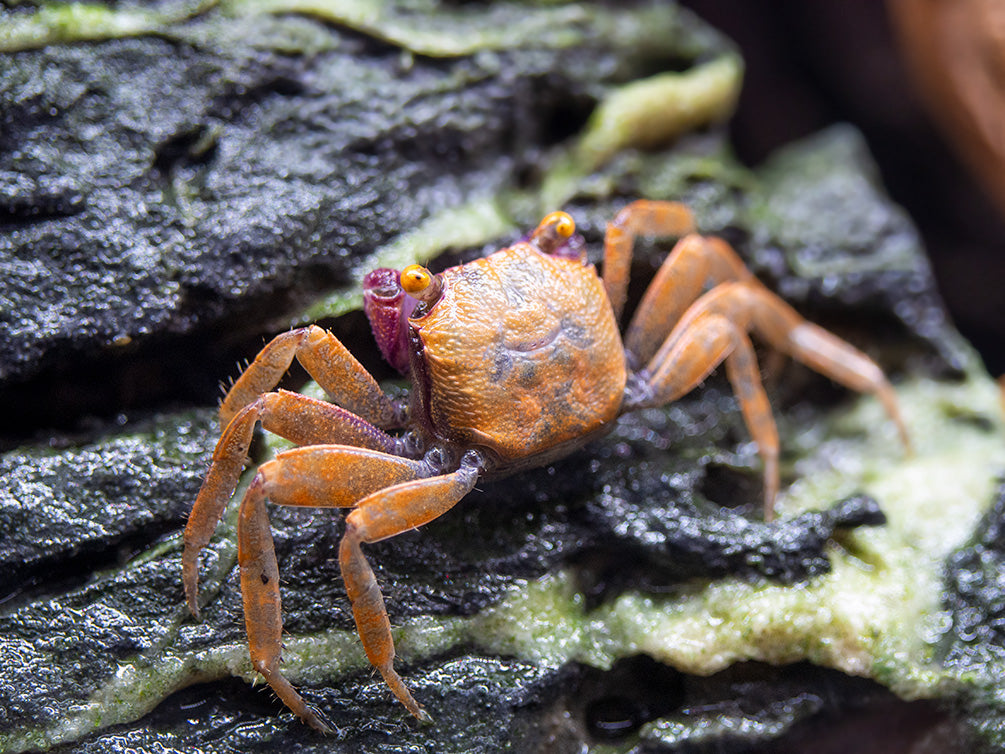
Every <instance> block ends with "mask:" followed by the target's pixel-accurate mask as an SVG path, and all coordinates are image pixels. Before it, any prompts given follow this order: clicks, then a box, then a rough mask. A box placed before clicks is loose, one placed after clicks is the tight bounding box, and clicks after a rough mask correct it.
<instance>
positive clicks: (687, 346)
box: [643, 312, 779, 519]
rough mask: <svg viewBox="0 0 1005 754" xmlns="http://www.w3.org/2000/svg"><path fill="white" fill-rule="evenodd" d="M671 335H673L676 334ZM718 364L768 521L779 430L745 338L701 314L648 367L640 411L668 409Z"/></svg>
mask: <svg viewBox="0 0 1005 754" xmlns="http://www.w3.org/2000/svg"><path fill="white" fill-rule="evenodd" d="M675 332H676V330H675ZM723 361H725V363H726V375H727V377H728V378H729V382H730V384H731V385H732V386H733V392H735V393H736V396H737V400H738V401H739V404H740V410H741V411H742V412H743V419H744V422H745V423H746V425H747V430H748V431H749V432H750V436H751V437H752V438H753V439H754V442H755V443H757V452H758V454H759V455H760V456H761V460H762V462H763V463H764V516H765V518H766V519H771V518H772V515H773V513H774V509H773V505H774V502H775V496H776V495H777V494H778V487H779V470H778V429H777V428H776V426H775V418H774V416H772V414H771V404H770V403H769V402H768V396H767V394H766V393H765V392H764V386H763V384H762V383H761V375H760V371H759V369H758V366H757V357H756V355H755V354H754V347H753V345H752V344H751V342H750V338H748V337H747V334H746V333H745V332H744V331H743V330H742V329H740V328H739V327H737V325H736V324H734V323H733V322H732V321H730V320H729V319H727V318H726V317H724V316H722V315H720V314H714V313H707V312H706V313H703V315H702V316H699V317H696V318H694V319H693V320H692V321H691V323H690V326H689V327H688V328H687V329H686V330H685V331H684V332H681V333H680V334H679V336H678V337H677V338H676V340H675V341H674V343H673V345H672V347H671V348H669V349H667V350H666V351H665V352H664V351H662V350H661V352H660V353H659V354H657V356H656V357H654V358H653V359H652V361H650V362H649V366H648V368H647V371H648V372H649V377H648V380H647V383H648V385H649V388H650V389H651V390H652V395H651V398H650V399H649V400H646V401H644V402H643V405H663V404H665V403H670V402H671V401H675V400H677V399H678V398H680V397H682V396H684V395H686V394H687V393H689V392H691V391H692V390H694V389H695V388H696V387H697V386H698V385H699V384H701V382H702V381H704V379H705V378H706V377H708V375H709V374H711V372H712V371H713V370H714V369H715V368H716V367H717V366H718V365H719V364H721V363H722V362H723Z"/></svg>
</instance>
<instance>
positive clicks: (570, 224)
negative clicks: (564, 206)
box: [541, 212, 576, 238]
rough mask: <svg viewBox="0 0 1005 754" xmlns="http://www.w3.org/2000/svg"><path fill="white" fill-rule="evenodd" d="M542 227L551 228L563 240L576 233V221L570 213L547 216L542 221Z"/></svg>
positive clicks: (555, 213)
mask: <svg viewBox="0 0 1005 754" xmlns="http://www.w3.org/2000/svg"><path fill="white" fill-rule="evenodd" d="M541 225H542V226H551V227H552V228H554V230H555V234H556V235H558V236H561V237H562V238H568V237H569V236H571V235H572V234H573V233H575V232H576V221H575V220H573V219H572V217H571V216H570V215H569V213H568V212H552V213H550V214H548V215H545V218H544V219H543V220H542V221H541Z"/></svg>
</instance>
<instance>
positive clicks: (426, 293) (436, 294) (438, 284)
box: [401, 264, 443, 306]
mask: <svg viewBox="0 0 1005 754" xmlns="http://www.w3.org/2000/svg"><path fill="white" fill-rule="evenodd" d="M401 288H402V290H404V291H405V293H407V294H408V295H409V296H412V297H413V298H417V299H418V300H419V301H420V302H421V303H423V304H425V305H426V306H429V305H430V304H434V303H436V301H437V299H439V298H440V296H441V295H442V294H443V281H442V280H440V276H439V275H434V274H433V273H431V272H430V271H429V270H427V269H426V268H425V267H423V266H422V265H421V264H410V265H409V266H408V267H406V268H405V269H403V270H402V271H401Z"/></svg>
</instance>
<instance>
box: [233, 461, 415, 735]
mask: <svg viewBox="0 0 1005 754" xmlns="http://www.w3.org/2000/svg"><path fill="white" fill-rule="evenodd" d="M425 474H428V467H427V466H426V465H425V464H424V463H422V462H421V461H411V460H408V459H405V458H398V457H397V456H391V455H387V454H384V453H378V452H375V451H371V450H366V449H363V448H352V447H348V446H341V445H312V446H309V447H305V448H294V449H293V450H288V451H285V452H283V453H280V454H279V455H277V456H276V457H275V458H274V459H273V460H271V461H267V462H266V463H263V464H262V465H261V467H259V469H258V473H257V474H256V475H255V478H254V480H253V481H252V483H251V486H250V487H248V491H247V492H246V493H245V495H244V499H243V500H242V501H241V510H240V513H239V515H238V521H237V553H238V564H239V566H240V570H241V595H242V597H243V600H244V621H245V625H246V627H247V631H248V646H249V649H250V652H251V663H252V666H253V667H254V668H255V670H257V671H258V672H259V673H261V674H262V675H263V676H264V677H265V680H266V681H267V682H268V684H269V686H271V687H272V689H273V690H274V691H275V692H276V694H277V695H278V696H279V698H280V699H282V700H283V703H284V704H286V706H287V707H289V708H290V709H291V710H293V711H294V712H295V713H296V714H297V715H298V716H300V717H301V718H303V720H304V721H305V722H306V723H307V724H308V725H310V726H312V727H314V728H317V729H318V730H321V731H324V732H328V731H329V726H328V725H327V723H326V722H325V721H324V720H323V719H322V718H321V717H320V714H319V713H318V712H317V710H315V709H314V708H313V707H311V706H309V705H308V704H307V703H306V702H305V701H304V700H303V698H302V697H301V696H300V694H298V693H297V691H296V690H295V689H294V688H293V686H292V685H291V684H290V682H289V681H288V680H287V679H286V678H285V677H284V676H283V674H282V672H281V671H280V669H279V665H280V662H281V654H282V632H283V619H282V612H281V607H282V606H281V602H280V596H279V569H278V566H277V564H276V552H275V547H274V545H273V541H272V533H271V531H270V527H269V519H268V513H267V511H266V508H265V501H266V499H269V500H272V502H274V503H278V504H280V505H297V506H310V507H318V508H321V507H350V506H352V505H355V504H356V502H357V501H358V500H359V499H360V497H362V496H365V495H367V494H370V493H372V492H375V491H376V490H380V489H382V488H384V487H388V486H390V485H396V484H399V483H401V482H403V481H407V480H413V479H416V478H418V477H420V476H422V475H425Z"/></svg>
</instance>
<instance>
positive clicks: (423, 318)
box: [182, 200, 906, 731]
mask: <svg viewBox="0 0 1005 754" xmlns="http://www.w3.org/2000/svg"><path fill="white" fill-rule="evenodd" d="M693 229H694V223H693V220H692V217H691V213H690V212H689V211H688V210H687V208H686V207H684V206H683V205H681V204H678V203H675V202H662V201H647V200H640V201H636V202H634V203H632V204H630V205H629V206H628V207H626V208H625V209H624V210H622V211H621V212H620V213H619V214H618V216H617V217H616V218H615V220H614V221H613V222H611V223H610V224H609V225H608V228H607V233H606V236H605V240H604V263H603V273H604V274H603V278H601V277H599V276H598V275H597V273H596V271H595V270H594V268H593V265H591V264H589V263H588V262H587V261H586V257H585V254H584V252H583V248H582V246H583V245H582V239H581V238H580V237H579V236H578V235H575V234H574V230H575V226H574V224H573V222H572V219H571V218H570V217H569V216H568V215H567V214H565V213H564V212H554V213H552V214H550V215H548V216H547V217H545V219H544V220H543V221H542V222H541V224H540V225H539V226H538V228H537V229H536V230H535V231H534V233H532V234H531V235H530V236H529V237H528V238H527V240H525V241H521V242H519V243H516V244H514V245H513V246H511V247H509V248H507V249H503V250H501V251H498V252H496V253H494V254H492V255H489V256H488V257H485V258H482V259H477V260H475V261H473V262H469V263H467V264H463V265H460V266H457V267H452V268H449V269H447V270H444V271H443V272H442V273H440V274H438V275H433V274H431V273H430V272H429V271H428V270H425V269H424V268H421V267H419V266H417V265H413V266H411V267H408V268H406V269H405V270H404V271H403V272H401V273H398V272H396V271H392V270H386V269H382V270H376V271H374V272H372V273H370V275H368V276H367V279H366V281H365V283H364V288H365V306H366V311H367V315H368V316H369V318H370V321H371V325H372V327H373V331H374V335H375V337H376V339H377V342H378V345H379V346H380V348H381V351H382V352H383V354H384V355H385V357H386V358H387V359H388V361H389V362H390V363H391V364H392V365H393V366H395V367H397V368H398V369H399V370H401V371H402V372H403V373H406V374H407V375H408V376H410V377H411V380H412V383H413V387H412V391H411V397H410V400H409V402H408V403H407V405H405V404H403V403H400V402H396V401H394V400H392V399H391V398H389V397H388V396H387V395H385V393H384V392H383V391H382V390H381V389H380V387H379V386H378V384H377V382H376V381H375V380H374V378H373V377H371V376H370V374H369V373H367V372H366V370H364V369H363V367H362V366H361V365H360V364H359V362H358V361H357V360H356V359H355V358H354V357H353V356H352V355H351V354H350V353H349V352H348V350H346V348H345V347H344V346H343V345H342V344H341V343H340V342H339V341H338V340H337V339H336V338H335V337H334V336H333V335H331V334H330V333H328V332H326V331H325V330H323V329H321V328H319V327H317V326H309V327H304V328H300V329H297V330H292V331H290V332H286V333H283V334H281V335H279V336H277V337H276V338H274V339H273V340H272V341H271V342H270V343H269V344H267V345H266V346H265V348H264V349H262V351H261V352H260V353H259V355H258V356H257V358H256V359H255V360H254V362H253V363H252V364H251V365H250V366H249V367H248V368H247V369H246V370H245V372H244V373H243V374H242V375H241V376H240V378H238V380H237V381H236V382H235V383H234V385H233V386H232V388H231V389H230V391H229V392H228V394H227V396H226V398H225V399H224V401H223V404H222V405H221V408H220V419H221V423H222V425H223V426H224V427H225V429H224V431H223V434H222V436H221V438H220V441H219V443H218V444H217V447H216V450H215V452H214V454H213V461H212V464H211V466H210V469H209V472H208V474H207V477H206V480H205V482H204V484H203V487H202V489H201V490H200V492H199V496H198V497H197V499H196V502H195V505H194V506H193V509H192V513H191V516H190V518H189V522H188V526H187V528H186V530H185V550H184V554H183V560H182V562H183V574H184V576H183V578H184V584H185V593H186V598H187V600H188V604H189V607H190V609H191V610H192V612H193V613H195V614H198V601H197V596H198V592H197V590H198V586H197V582H198V562H199V553H200V552H201V550H202V549H203V548H204V547H205V546H206V545H207V544H208V543H209V540H210V538H211V536H212V534H213V531H214V530H215V527H216V524H217V522H218V521H219V518H220V516H221V515H222V513H223V509H224V507H225V506H226V503H227V502H228V500H229V499H230V497H231V496H232V495H233V492H234V489H235V487H236V486H237V481H238V477H239V476H240V474H241V471H242V470H243V467H244V464H245V462H246V460H247V456H248V448H249V446H250V443H251V439H252V435H253V432H254V428H255V426H256V424H261V425H262V427H264V428H265V429H267V430H269V431H271V432H274V433H276V434H279V435H282V436H283V437H286V438H288V439H289V440H292V441H293V442H294V443H295V444H296V445H298V446H299V447H296V448H294V449H292V450H289V451H285V452H282V453H279V454H278V455H277V456H276V457H275V458H274V459H273V460H271V461H268V462H266V463H264V464H262V465H261V466H260V467H259V468H258V470H257V473H256V475H255V477H254V479H253V481H252V483H251V485H250V486H249V488H248V490H247V492H246V493H245V496H244V498H243V500H242V502H241V507H240V512H239V519H238V560H239V565H240V573H241V589H242V594H243V600H244V612H245V622H246V625H247V631H248V642H249V648H250V652H251V658H252V663H253V665H254V667H255V669H256V670H257V671H258V672H260V673H261V674H262V675H263V676H264V677H265V679H266V681H268V683H269V685H270V686H271V687H272V688H273V689H274V690H275V692H276V693H277V694H278V695H279V697H280V698H281V699H282V700H283V702H285V703H286V705H287V706H288V707H290V709H292V710H293V711H294V712H295V713H296V714H297V715H299V716H300V717H301V718H302V719H303V720H305V721H306V722H307V723H309V724H310V725H312V726H313V727H315V728H317V729H319V730H322V731H327V730H329V726H328V725H327V723H326V722H325V720H324V718H323V717H322V716H321V714H320V712H319V711H318V710H316V709H315V708H313V707H312V706H310V705H308V704H307V703H306V702H305V701H304V700H303V698H302V697H301V696H300V695H299V694H298V693H297V691H296V690H295V689H294V688H293V687H292V685H291V684H290V683H289V682H288V681H287V680H286V678H285V677H284V676H283V675H282V673H281V671H280V648H281V633H282V619H281V616H280V597H279V571H278V566H277V563H276V555H275V550H274V547H273V542H272V536H271V532H270V529H269V520H268V514H267V510H266V500H269V501H271V502H273V503H276V504H280V505H298V506H316V507H345V508H351V509H352V510H351V511H350V513H349V514H348V515H347V517H346V531H345V534H344V536H343V538H342V541H341V545H340V547H339V564H340V567H341V569H342V575H343V577H344V579H345V585H346V591H347V593H348V596H349V600H350V602H351V604H352V609H353V615H354V617H355V620H356V626H357V629H358V631H359V635H360V638H361V639H362V643H363V648H364V650H365V652H366V655H367V658H368V659H369V660H370V662H371V663H372V664H373V665H374V666H375V667H376V668H377V669H378V670H379V671H380V673H381V675H382V676H383V677H384V680H385V681H386V682H387V685H388V686H389V687H390V689H391V691H392V692H393V693H394V695H395V696H396V697H397V698H398V699H399V700H400V701H401V702H402V703H403V704H404V705H405V707H406V708H407V709H408V710H409V712H411V713H412V714H413V715H415V716H416V717H417V718H419V719H422V720H427V719H428V715H427V714H426V712H425V711H424V710H423V708H422V707H421V706H420V705H419V704H418V703H417V702H416V701H415V699H414V698H413V697H412V694H411V693H410V692H409V690H408V688H407V687H406V686H405V684H404V682H403V681H402V679H401V678H400V677H399V676H398V674H397V672H396V671H395V669H394V666H393V660H394V644H393V641H392V638H391V628H390V623H389V621H388V616H387V611H386V609H385V607H384V601H383V597H382V596H381V593H380V589H379V587H378V585H377V582H376V579H375V577H374V574H373V571H372V569H371V568H370V565H369V564H368V562H367V560H366V558H365V557H364V555H363V553H362V550H361V545H362V544H364V543H370V542H377V541H379V540H382V539H386V538H388V537H393V536H395V535H396V534H400V533H401V532H404V531H407V530H409V529H413V528H415V527H418V526H421V525H423V524H425V523H427V522H429V521H431V520H433V519H435V518H437V517H438V516H440V515H442V514H443V513H446V512H447V511H448V510H450V508H452V507H453V506H454V505H455V504H456V503H457V502H458V501H459V500H460V499H461V498H463V497H464V496H465V495H466V494H467V493H468V492H470V491H471V490H472V489H473V487H474V486H475V483H476V482H477V481H478V480H479V479H480V478H484V477H494V476H502V475H505V474H507V473H511V472H513V471H516V470H518V469H520V468H525V467H529V466H536V465H542V464H546V463H548V462H550V461H552V460H554V459H556V458H558V457H561V456H563V455H566V454H568V453H570V452H572V451H573V450H575V449H576V448H578V447H580V446H581V445H583V444H584V443H585V442H587V441H589V440H590V439H592V438H594V437H596V436H597V435H598V434H601V433H603V432H604V431H606V430H607V429H609V428H610V426H611V425H612V422H614V421H615V420H616V419H617V417H618V416H619V415H621V414H622V413H624V412H626V411H631V410H633V409H636V408H641V407H646V406H658V405H663V404H666V403H668V402H670V401H673V400H676V399H677V398H680V397H681V396H683V395H685V394H686V393H688V392H690V391H691V390H693V389H694V388H695V387H696V386H697V385H698V384H699V383H700V382H701V381H702V380H704V379H705V378H706V377H707V376H708V374H709V373H710V372H711V371H712V370H713V369H715V368H716V367H717V366H718V365H719V364H721V363H724V364H725V367H726V373H727V376H728V378H729V380H730V383H731V384H732V386H733V389H734V391H735V392H736V394H737V398H738V401H739V404H740V407H741V409H742V413H743V416H744V420H745V422H746V425H747V427H748V429H749V431H750V434H751V436H752V438H753V439H754V441H755V442H756V444H757V447H758V452H759V454H760V456H761V458H762V460H763V464H764V504H765V515H766V517H768V518H770V517H771V513H772V505H773V501H774V498H775V495H776V493H777V491H778V485H779V471H778V433H777V431H776V428H775V422H774V419H773V417H772V414H771V407H770V405H769V403H768V400H767V396H766V395H765V392H764V388H763V386H762V385H761V379H760V374H759V369H758V365H757V361H756V358H755V355H754V350H753V346H752V345H751V342H750V339H749V334H750V333H753V334H755V335H756V336H757V337H758V338H759V339H760V340H763V341H765V342H767V344H768V345H770V346H771V347H773V348H774V349H776V350H778V351H781V352H782V353H785V354H788V355H789V356H791V357H793V358H795V359H797V360H799V361H801V362H803V363H805V364H807V365H808V366H810V367H812V368H814V369H816V370H817V371H819V372H821V373H823V374H825V375H827V376H828V377H830V378H832V379H834V380H835V381H837V382H839V383H842V384H844V385H846V386H847V387H849V388H851V389H853V390H858V391H861V392H870V393H874V394H876V396H877V397H878V398H879V399H880V400H881V401H882V402H883V404H884V406H885V407H886V409H887V411H888V413H889V414H890V415H891V417H892V418H893V420H894V421H895V422H896V424H897V426H898V429H899V430H900V432H901V436H902V438H903V439H904V441H905V443H906V432H905V431H904V426H903V422H902V421H901V418H900V415H899V411H898V407H897V401H896V396H895V394H894V392H893V389H892V388H891V386H890V384H889V383H888V381H887V380H886V378H885V377H884V375H883V373H882V371H881V370H880V369H879V367H878V366H877V365H876V364H875V363H874V362H873V361H872V360H870V359H869V358H868V357H867V356H865V355H864V354H862V353H861V352H859V351H858V350H856V349H855V348H853V347H852V346H851V345H849V344H848V343H846V342H844V341H842V340H840V339H839V338H837V337H836V336H834V335H832V334H831V333H829V332H827V331H825V330H823V329H822V328H820V327H818V326H816V325H813V324H811V323H809V322H807V321H806V320H804V319H803V318H802V317H801V316H800V315H798V314H797V313H796V312H795V311H794V310H793V309H792V308H791V307H790V306H789V305H788V304H786V303H784V302H783V301H782V300H781V299H779V298H778V297H777V296H776V295H775V294H773V293H772V292H770V291H769V290H768V289H767V288H765V287H764V286H763V285H762V284H761V283H760V282H758V281H757V280H756V279H755V278H754V277H753V275H752V274H751V273H750V272H749V270H747V268H746V267H745V266H744V265H743V263H742V262H741V261H740V259H739V257H738V256H737V255H736V253H735V252H734V251H733V250H732V249H731V248H730V247H729V246H728V245H727V244H726V243H725V242H724V241H722V240H720V239H716V238H706V237H702V236H699V235H696V234H694V232H693ZM637 234H645V235H653V236H678V237H682V238H681V240H680V241H679V242H678V243H677V245H676V246H675V247H674V249H673V251H672V252H671V253H670V255H669V256H668V257H667V259H666V260H665V262H664V263H663V265H662V267H661V268H660V270H659V272H658V273H657V275H656V277H655V278H654V280H653V281H652V283H651V284H650V286H649V288H648V289H647V291H646V293H645V295H644V297H643V299H642V301H641V302H640V303H639V305H638V307H637V309H636V311H635V313H634V315H633V317H632V320H631V322H630V324H629V325H628V327H627V328H626V330H625V333H624V337H623V338H622V335H621V333H620V331H619V327H618V320H619V318H620V315H621V311H622V309H623V307H624V303H625V298H626V290H627V285H628V269H629V267H630V263H631V256H632V245H633V242H634V238H635V236H636V235H637ZM294 358H296V359H297V360H299V361H300V362H301V363H302V364H303V366H304V367H305V368H306V370H307V371H308V373H309V374H310V375H311V376H312V377H313V378H314V379H315V380H316V381H317V382H318V383H319V384H320V385H321V386H322V387H323V388H324V389H325V391H326V392H327V393H328V394H329V396H330V397H331V399H332V402H331V403H328V402H324V401H318V400H315V399H312V398H308V397H306V396H303V395H300V394H298V393H292V392H288V391H284V390H279V391H274V389H275V386H276V384H277V383H278V381H279V379H280V378H281V377H282V376H283V374H284V373H285V372H286V370H287V369H288V368H289V366H290V364H291V363H292V361H293V359H294ZM392 432H394V434H392Z"/></svg>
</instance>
